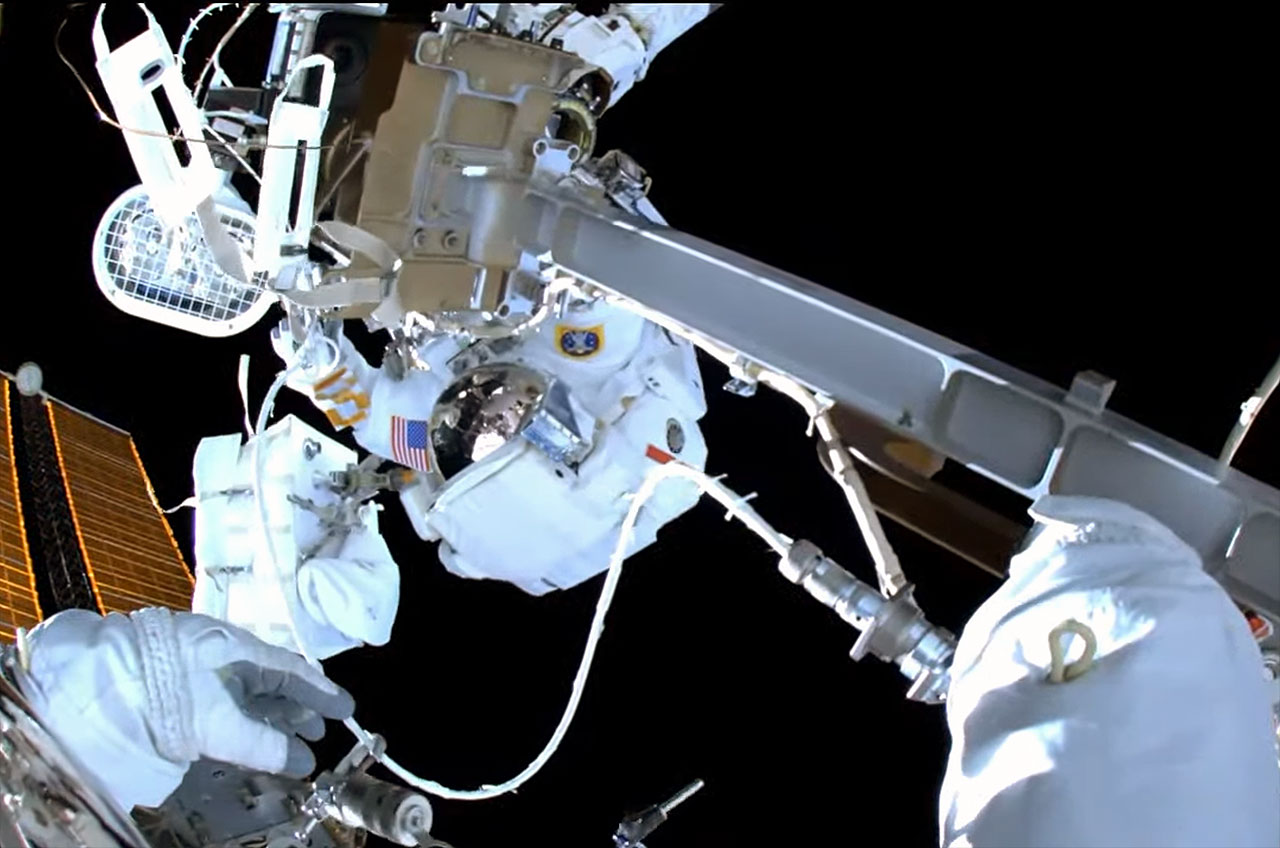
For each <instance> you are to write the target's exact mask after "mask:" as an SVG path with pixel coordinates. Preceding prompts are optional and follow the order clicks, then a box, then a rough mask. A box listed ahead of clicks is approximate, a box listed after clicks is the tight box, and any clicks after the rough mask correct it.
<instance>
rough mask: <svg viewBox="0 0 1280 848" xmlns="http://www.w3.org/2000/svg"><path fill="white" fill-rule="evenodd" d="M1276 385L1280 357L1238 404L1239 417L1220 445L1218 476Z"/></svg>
mask: <svg viewBox="0 0 1280 848" xmlns="http://www.w3.org/2000/svg"><path fill="white" fill-rule="evenodd" d="M1277 386H1280V359H1276V364H1275V365H1272V366H1271V370H1270V371H1268V372H1267V376H1265V377H1263V378H1262V383H1261V384H1260V385H1259V386H1258V388H1257V390H1256V391H1255V392H1254V393H1253V396H1252V397H1250V398H1249V399H1248V400H1247V401H1245V402H1244V403H1242V404H1240V417H1239V418H1237V419H1236V423H1235V426H1234V427H1232V428H1231V435H1229V436H1227V441H1226V443H1225V444H1224V445H1223V446H1222V453H1221V454H1219V455H1218V476H1222V475H1223V474H1225V473H1226V471H1227V468H1229V467H1230V465H1231V460H1233V459H1235V455H1236V451H1238V450H1239V449H1240V444H1241V443H1242V442H1243V441H1244V437H1245V436H1247V435H1248V434H1249V428H1250V427H1252V426H1253V422H1254V421H1256V420H1258V413H1259V412H1261V411H1262V407H1263V405H1264V404H1265V403H1266V402H1267V400H1268V399H1269V398H1270V397H1271V395H1272V394H1273V393H1274V392H1275V390H1276V387H1277Z"/></svg>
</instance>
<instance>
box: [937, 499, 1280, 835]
mask: <svg viewBox="0 0 1280 848" xmlns="http://www.w3.org/2000/svg"><path fill="white" fill-rule="evenodd" d="M1031 512H1032V515H1033V516H1034V517H1035V519H1036V522H1037V524H1036V528H1035V530H1034V531H1033V534H1032V536H1031V537H1030V539H1031V541H1030V542H1029V544H1028V545H1027V546H1026V547H1025V549H1024V550H1023V551H1022V552H1021V553H1020V554H1018V555H1017V556H1016V557H1015V558H1014V559H1013V561H1012V563H1011V566H1010V570H1009V578H1008V581H1007V582H1006V583H1005V585H1003V586H1002V587H1000V589H999V590H997V591H996V593H995V594H994V595H992V597H991V598H989V599H988V600H987V601H986V603H984V604H983V605H982V606H981V607H980V608H979V609H978V611H977V612H976V613H975V614H974V616H973V618H972V619H971V620H970V621H969V623H968V624H967V626H966V627H965V630H964V633H963V635H962V636H961V638H960V641H959V644H958V646H957V649H956V655H955V661H954V664H953V666H952V675H953V682H952V685H951V688H950V691H949V693H948V701H947V720H948V724H949V726H950V729H951V734H952V739H953V745H952V750H951V755H950V760H949V762H948V764H947V771H946V776H945V778H944V781H943V785H942V794H941V800H940V831H941V841H942V844H943V845H947V846H962V845H973V846H994V845H1018V846H1039V845H1107V846H1118V845H1165V846H1170V845H1216V846H1225V845H1264V844H1265V845H1276V844H1280V803H1277V798H1280V768H1277V763H1276V749H1275V746H1274V743H1275V737H1274V736H1273V728H1272V716H1271V710H1270V696H1269V693H1268V691H1267V687H1266V684H1265V681H1264V678H1263V671H1262V662H1261V656H1260V652H1259V650H1258V647H1257V645H1256V643H1255V642H1254V640H1253V638H1252V636H1251V634H1250V632H1249V628H1248V626H1247V625H1246V623H1245V621H1244V617H1243V616H1242V615H1241V614H1240V612H1239V611H1238V610H1237V609H1236V608H1235V606H1234V604H1233V603H1232V602H1231V600H1230V598H1229V597H1228V596H1227V594H1226V593H1225V592H1224V591H1223V590H1222V588H1221V587H1220V586H1219V585H1218V584H1217V583H1216V582H1215V581H1214V580H1213V579H1212V578H1211V577H1209V575H1208V574H1206V573H1205V571H1204V569H1203V568H1202V566H1201V562H1200V559H1199V557H1198V556H1197V554H1196V553H1195V552H1194V551H1193V550H1192V549H1191V548H1190V547H1188V546H1187V545H1186V544H1185V543H1183V542H1182V541H1181V540H1180V539H1178V538H1177V537H1176V536H1175V535H1174V534H1173V533H1172V532H1171V531H1169V530H1168V529H1167V528H1165V527H1164V526H1162V525H1161V524H1159V523H1158V522H1156V521H1155V520H1154V519H1152V518H1150V517H1149V516H1147V515H1145V514H1144V513H1141V512H1139V511H1137V510H1135V509H1133V508H1131V507H1128V506H1126V505H1124V504H1121V503H1117V502H1115V501H1108V500H1104V499H1100V498H1086V497H1065V496H1048V497H1044V498H1041V499H1040V500H1039V501H1037V502H1036V503H1035V505H1034V506H1033V507H1032V509H1031ZM1070 620H1074V621H1075V622H1078V623H1079V624H1081V625H1084V627H1083V628H1078V627H1077V628H1075V629H1076V630H1077V631H1079V632H1080V633H1081V636H1083V635H1084V634H1085V633H1088V634H1091V635H1092V637H1093V638H1094V639H1096V643H1097V644H1096V650H1095V652H1094V655H1093V657H1092V660H1091V661H1086V662H1082V663H1080V664H1079V665H1077V666H1076V667H1075V668H1076V670H1077V671H1079V672H1081V673H1080V674H1079V676H1078V677H1075V678H1074V679H1071V675H1070V674H1067V675H1065V676H1066V677H1067V678H1068V679H1067V680H1066V681H1065V682H1060V683H1055V682H1051V680H1050V679H1049V672H1050V669H1051V667H1052V666H1053V664H1054V663H1053V659H1052V657H1051V649H1050V642H1049V639H1050V632H1051V631H1053V630H1054V629H1055V628H1058V627H1059V625H1061V624H1063V623H1064V622H1066V621H1070ZM1067 638H1074V639H1075V644H1072V645H1069V646H1068V647H1067V654H1066V656H1065V658H1063V659H1064V662H1065V663H1066V664H1067V665H1069V664H1070V663H1073V662H1074V661H1075V660H1076V659H1077V658H1079V657H1080V655H1081V654H1082V647H1083V645H1084V642H1085V639H1083V638H1081V637H1067ZM1060 667H1065V666H1060Z"/></svg>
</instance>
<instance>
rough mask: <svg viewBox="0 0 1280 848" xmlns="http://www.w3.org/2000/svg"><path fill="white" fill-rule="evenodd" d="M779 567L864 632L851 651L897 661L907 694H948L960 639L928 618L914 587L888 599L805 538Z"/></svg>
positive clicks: (933, 698) (931, 698)
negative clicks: (914, 595) (917, 598)
mask: <svg viewBox="0 0 1280 848" xmlns="http://www.w3.org/2000/svg"><path fill="white" fill-rule="evenodd" d="M778 570H779V571H781V572H782V575H783V576H784V577H786V578H787V579H788V580H790V581H791V582H792V583H796V584H798V585H800V586H803V587H804V589H805V591H806V592H808V593H809V594H810V595H811V596H813V597H814V598H815V599H816V600H818V601H820V602H821V603H822V604H823V606H826V607H830V608H831V609H832V610H834V611H835V613H836V614H837V615H839V616H840V617H841V618H842V619H844V620H845V621H846V622H848V623H849V624H851V625H853V626H854V627H855V628H857V629H858V630H860V631H861V633H860V634H859V636H858V640H857V641H856V642H854V644H853V648H852V650H850V651H849V656H851V657H852V658H853V659H855V660H860V659H862V658H863V657H865V656H866V655H867V654H871V655H872V656H875V657H878V658H880V659H882V660H884V661H885V662H891V663H894V664H895V665H897V666H898V668H899V669H900V670H901V671H902V673H903V675H905V676H906V677H907V678H908V679H910V680H911V688H909V689H908V690H907V697H908V698H910V699H911V700H913V701H923V702H925V703H928V704H937V703H941V702H942V701H943V700H945V699H946V695H947V687H948V686H950V683H951V676H950V669H951V658H952V655H953V654H954V653H955V643H956V639H955V636H954V635H952V634H951V632H950V631H948V630H946V629H944V628H941V627H936V626H934V625H933V624H930V623H929V621H928V620H927V619H926V618H925V617H924V613H923V612H921V611H920V608H919V607H918V606H916V603H915V599H914V597H913V596H912V595H913V587H912V586H910V585H908V586H906V587H905V588H904V589H903V590H902V591H900V592H898V593H897V594H895V595H894V596H893V597H892V598H886V597H885V596H883V595H881V594H880V593H879V592H878V591H876V589H875V587H873V586H870V585H868V584H866V583H863V582H862V581H861V580H859V579H858V578H856V577H854V576H853V575H852V574H850V573H849V572H848V571H846V570H845V569H844V568H842V567H841V566H840V565H839V564H838V563H836V562H834V561H832V560H830V559H828V558H827V557H825V556H824V555H823V553H822V551H821V549H819V548H818V546H817V545H815V544H813V543H812V542H810V541H807V540H805V539H798V540H796V541H795V542H794V543H793V544H792V545H791V548H790V550H789V551H788V552H787V555H786V556H785V557H783V558H782V559H781V560H780V561H779V562H778Z"/></svg>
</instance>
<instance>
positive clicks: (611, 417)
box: [277, 301, 707, 595]
mask: <svg viewBox="0 0 1280 848" xmlns="http://www.w3.org/2000/svg"><path fill="white" fill-rule="evenodd" d="M279 338H280V337H279V336H277V339H279ZM504 342H505V343H504V344H503V345H501V346H494V347H493V348H489V347H484V346H483V345H481V346H480V347H481V348H482V350H483V352H482V353H481V354H480V355H479V356H477V350H476V348H472V349H468V350H466V351H460V350H459V347H458V343H457V341H456V340H455V338H454V337H451V336H438V337H432V338H430V339H429V340H427V341H426V343H425V344H423V345H422V346H421V347H420V348H418V349H417V350H416V351H415V354H416V357H417V358H418V360H419V367H417V368H409V369H403V370H402V368H401V367H399V366H398V365H395V366H393V365H384V366H383V367H382V368H380V369H374V368H371V367H370V366H369V365H368V364H367V363H366V362H365V360H364V358H363V357H362V356H361V355H360V353H359V352H357V351H356V350H355V348H354V347H353V346H352V345H351V343H350V342H349V341H347V340H346V339H345V338H343V337H341V336H340V337H339V339H338V345H339V349H340V351H341V355H340V357H339V359H338V361H337V362H336V363H335V364H334V366H333V367H332V368H331V369H329V370H328V371H326V372H325V373H322V374H320V375H319V376H318V377H314V376H310V377H307V378H305V379H302V378H299V379H294V380H291V381H290V383H289V385H290V386H291V387H293V388H295V389H297V390H299V391H302V392H304V393H305V394H307V395H308V396H309V397H310V398H311V399H312V400H313V402H314V403H315V404H316V405H317V407H319V408H320V409H321V410H322V411H324V412H325V414H326V416H327V417H328V418H329V421H330V422H331V423H332V424H334V426H335V427H338V428H344V427H350V428H351V431H352V434H353V435H354V436H355V438H356V441H358V442H359V443H360V444H361V445H362V446H363V447H365V448H366V449H368V450H369V451H371V452H372V453H374V454H377V455H378V456H381V457H383V458H385V459H388V460H391V461H393V462H398V463H400V464H401V465H404V466H406V467H409V468H412V469H414V470H416V471H417V472H418V475H417V477H418V484H417V485H415V486H413V487H411V488H410V489H408V490H407V491H406V492H405V493H404V495H403V497H402V502H403V503H404V507H405V510H406V512H407V513H408V515H409V518H410V520H411V521H412V522H413V526H414V528H415V529H416V530H417V532H418V534H419V535H420V536H421V537H422V538H423V539H426V540H435V539H440V540H442V541H441V545H440V548H439V555H440V560H441V562H443V563H444V565H445V567H447V568H448V569H449V570H450V571H452V572H454V573H455V574H458V575H460V576H464V577H483V578H492V579H499V580H504V581H507V582H510V583H512V584H514V585H516V586H519V587H520V588H521V589H523V590H525V591H526V592H529V593H530V594H534V595H541V594H544V593H546V592H547V591H550V590H552V589H566V588H569V587H572V586H575V585H577V584H578V583H581V582H582V581H583V580H585V579H587V578H588V577H591V576H592V575H594V574H598V573H599V572H601V571H603V570H604V568H605V566H606V565H607V563H608V560H609V553H610V552H611V550H612V548H613V545H614V542H615V541H616V538H617V533H618V529H619V526H620V525H621V522H622V518H623V516H624V515H625V513H626V510H627V505H628V500H627V498H628V495H629V494H630V493H631V492H633V491H635V489H636V488H637V486H638V485H639V483H640V480H641V479H642V478H643V476H644V473H645V472H646V471H647V470H648V469H649V468H650V467H652V465H653V463H655V462H665V461H668V460H670V459H671V458H678V459H680V460H681V461H682V462H685V463H687V464H689V465H692V466H694V467H697V468H702V467H703V466H704V464H705V462H706V453H707V451H706V443H705V442H704V440H703V438H702V434H701V432H700V431H699V429H698V425H697V421H698V419H700V418H701V417H702V416H703V415H704V414H705V413H706V402H705V400H704V397H703V390H702V382H701V378H700V376H699V373H698V366H697V361H696V359H695V357H694V353H693V349H692V347H691V346H690V345H689V344H688V342H685V341H684V340H682V339H674V338H672V337H671V336H670V335H668V334H667V333H665V332H664V331H663V330H662V329H660V328H659V327H657V326H656V325H654V324H652V323H650V322H648V321H645V320H644V319H642V318H639V317H637V316H635V315H634V314H632V313H630V312H628V311H626V310H623V309H620V308H618V307H614V306H610V305H608V304H606V303H604V302H603V301H596V302H578V303H575V304H572V305H571V306H570V307H569V308H568V309H567V310H566V311H565V313H564V314H563V315H562V316H560V317H559V318H557V319H551V318H549V319H547V320H546V321H544V322H542V323H540V324H539V325H537V326H536V327H535V328H534V329H533V330H532V331H531V332H527V333H523V334H521V335H520V336H518V337H517V338H515V339H512V340H510V341H505V340H504ZM277 344H278V349H279V350H280V352H281V354H282V355H284V356H286V357H288V356H292V355H293V354H292V350H291V349H290V348H288V347H287V346H285V345H286V343H281V342H279V341H278V343H277ZM477 358H479V359H482V360H483V365H479V364H477ZM504 364H505V365H519V366H522V367H524V368H528V369H530V370H532V371H534V372H537V373H538V374H541V375H545V376H546V377H547V378H548V379H549V380H554V381H555V382H556V383H558V384H559V385H560V386H562V387H564V389H567V392H566V393H565V396H566V400H567V403H566V404H565V407H566V412H565V417H572V419H573V421H572V422H571V423H572V424H574V425H576V429H577V430H578V431H579V433H580V435H581V437H582V439H583V441H584V442H585V446H586V447H587V448H589V451H588V452H587V453H586V455H585V457H584V458H583V459H582V460H581V461H580V462H573V463H566V462H557V461H556V460H555V457H553V456H549V455H548V451H547V450H545V449H542V448H541V447H540V444H539V441H538V440H537V439H531V438H523V439H521V438H513V436H514V435H515V434H514V433H513V432H507V433H505V435H504V434H502V433H498V432H494V431H493V430H490V431H486V432H480V433H479V434H478V439H477V442H476V444H474V445H473V446H472V448H471V452H470V453H469V454H468V455H467V456H466V457H463V458H462V459H463V462H465V463H466V464H465V466H464V467H462V468H461V469H456V468H452V467H449V461H450V460H449V458H448V457H446V456H444V455H443V453H442V445H441V444H439V442H440V441H441V439H440V438H439V435H440V434H439V426H440V425H442V424H443V425H447V424H448V422H447V421H446V420H444V419H446V418H447V417H448V412H442V411H441V407H442V406H443V405H444V404H442V403H440V402H442V401H444V402H447V401H448V400H449V398H442V394H443V393H444V392H445V390H446V389H447V388H449V387H450V386H451V385H454V384H456V383H458V381H459V380H460V379H463V378H465V377H466V375H467V374H469V373H472V372H473V371H474V370H476V369H477V368H490V369H492V368H495V367H500V366H502V365H504ZM423 365H425V369H424V368H423V367H422V366H423ZM508 388H509V387H508ZM477 426H479V425H477ZM486 438H488V439H490V441H489V442H488V443H485V442H484V441H483V440H484V439H486ZM456 459H457V458H456V457H455V464H457V462H456ZM697 497H698V493H697V491H696V489H694V488H693V487H692V486H690V485H684V484H677V485H672V486H669V487H664V488H663V489H662V490H660V491H659V493H658V494H657V496H656V497H655V498H654V499H653V500H651V501H649V503H648V504H646V508H645V510H644V513H643V514H642V518H641V521H640V523H639V524H638V525H637V528H636V533H635V537H634V541H633V543H632V546H631V548H630V551H631V552H634V551H636V550H639V549H641V548H644V547H645V546H647V545H649V544H650V543H652V542H653V540H654V539H655V538H656V534H657V531H658V529H659V528H661V527H662V526H663V525H664V524H666V523H667V522H669V521H671V520H672V519H674V518H676V517H677V516H679V515H680V514H682V513H683V512H685V511H686V510H687V509H689V508H690V507H691V506H693V504H694V503H695V502H696V501H697Z"/></svg>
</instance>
